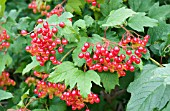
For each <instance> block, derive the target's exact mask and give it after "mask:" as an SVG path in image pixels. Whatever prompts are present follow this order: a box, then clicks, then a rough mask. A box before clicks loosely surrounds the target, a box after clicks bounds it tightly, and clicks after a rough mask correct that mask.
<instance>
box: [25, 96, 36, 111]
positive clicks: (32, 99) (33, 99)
mask: <svg viewBox="0 0 170 111" xmlns="http://www.w3.org/2000/svg"><path fill="white" fill-rule="evenodd" d="M38 99H39V98H31V101H29V102H28V103H27V104H26V106H25V107H24V109H26V108H27V107H28V106H29V105H30V104H31V103H32V102H33V101H35V100H38Z"/></svg>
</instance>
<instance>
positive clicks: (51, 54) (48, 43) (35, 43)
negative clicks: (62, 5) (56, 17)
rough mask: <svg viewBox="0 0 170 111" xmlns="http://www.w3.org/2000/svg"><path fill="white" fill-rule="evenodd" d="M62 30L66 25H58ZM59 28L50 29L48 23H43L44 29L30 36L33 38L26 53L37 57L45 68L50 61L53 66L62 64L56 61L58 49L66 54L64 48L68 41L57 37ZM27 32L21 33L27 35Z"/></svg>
mask: <svg viewBox="0 0 170 111" xmlns="http://www.w3.org/2000/svg"><path fill="white" fill-rule="evenodd" d="M37 22H38V23H43V20H42V19H39V20H38V21H37ZM58 25H59V26H60V27H61V28H64V27H65V23H64V22H61V23H59V24H58ZM57 32H58V28H57V27H56V26H53V28H52V29H50V25H49V24H48V22H44V23H43V28H38V29H37V30H36V31H35V32H34V33H31V34H30V37H31V38H32V41H31V46H27V47H26V51H27V52H29V53H31V54H32V55H33V56H36V59H37V61H39V62H40V65H41V66H43V65H44V64H45V62H46V61H48V60H50V61H51V62H52V64H54V65H57V64H60V63H61V62H60V61H58V60H57V59H56V50H55V49H56V48H57V50H58V53H60V54H61V53H63V52H64V48H63V47H64V46H65V45H67V44H68V40H67V39H65V38H62V39H60V38H58V37H56V36H55V34H57ZM26 33H27V32H26V31H24V30H23V31H21V34H22V35H25V34H26Z"/></svg>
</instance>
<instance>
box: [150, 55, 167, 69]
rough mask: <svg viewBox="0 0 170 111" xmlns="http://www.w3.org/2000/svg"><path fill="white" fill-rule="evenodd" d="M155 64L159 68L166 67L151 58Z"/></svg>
mask: <svg viewBox="0 0 170 111" xmlns="http://www.w3.org/2000/svg"><path fill="white" fill-rule="evenodd" d="M149 59H150V60H151V61H152V62H153V63H155V64H156V65H158V66H159V67H164V66H163V65H161V64H160V63H159V62H157V61H156V60H154V59H153V58H151V57H150V58H149Z"/></svg>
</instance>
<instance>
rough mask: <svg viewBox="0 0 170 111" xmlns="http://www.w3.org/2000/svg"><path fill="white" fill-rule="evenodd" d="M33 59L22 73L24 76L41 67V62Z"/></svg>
mask: <svg viewBox="0 0 170 111" xmlns="http://www.w3.org/2000/svg"><path fill="white" fill-rule="evenodd" d="M31 59H32V62H31V63H30V64H28V65H27V66H26V67H25V68H24V70H23V71H22V75H24V74H25V73H27V72H29V71H30V70H31V69H33V68H34V67H36V66H38V65H39V62H38V61H37V60H36V57H35V56H34V57H31Z"/></svg>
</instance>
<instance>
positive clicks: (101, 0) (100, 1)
mask: <svg viewBox="0 0 170 111" xmlns="http://www.w3.org/2000/svg"><path fill="white" fill-rule="evenodd" d="M96 1H97V3H103V2H104V0H96Z"/></svg>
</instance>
